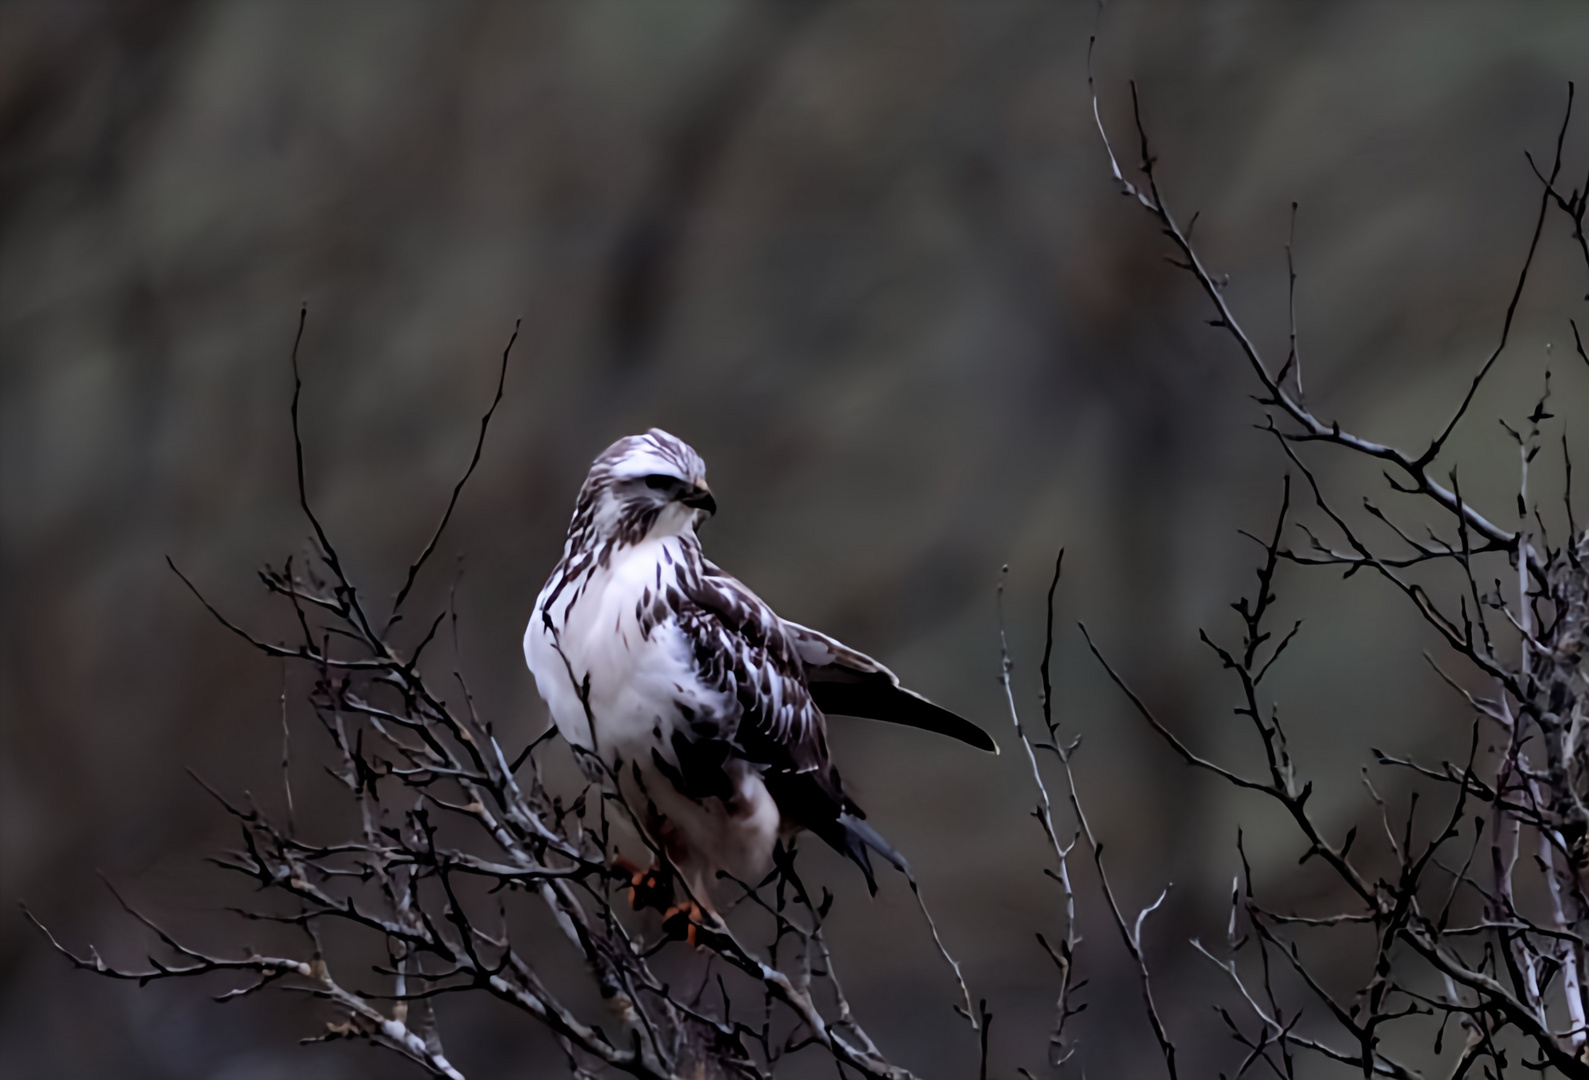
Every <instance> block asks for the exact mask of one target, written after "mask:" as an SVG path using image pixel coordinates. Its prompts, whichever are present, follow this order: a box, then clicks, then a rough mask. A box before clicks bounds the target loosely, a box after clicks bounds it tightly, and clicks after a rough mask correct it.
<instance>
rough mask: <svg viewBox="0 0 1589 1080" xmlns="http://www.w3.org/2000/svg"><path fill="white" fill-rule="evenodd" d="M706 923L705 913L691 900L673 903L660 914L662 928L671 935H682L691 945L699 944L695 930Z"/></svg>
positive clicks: (701, 927)
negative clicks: (681, 923) (681, 924)
mask: <svg viewBox="0 0 1589 1080" xmlns="http://www.w3.org/2000/svg"><path fill="white" fill-rule="evenodd" d="M681 920H682V922H683V928H682V929H683V932H682V933H680V929H681V927H680V921H681ZM705 923H706V913H705V912H703V911H702V910H701V907H700V905H699V904H697V903H696V902H695V901H693V900H686V901H684V902H683V903H679V904H674V905H673V906H672V907H670V908H669V909H668V910H667V911H666V912H664V913H663V915H662V928H663V929H664V930H666V931H667V932H668V933H669V935H671V936H673V937H682V938H683V939H684V940H686V941H688V942H689V943H690V944H691V945H699V944H700V942H699V941H698V940H697V939H696V931H697V930H700V929H703V928H704V925H705Z"/></svg>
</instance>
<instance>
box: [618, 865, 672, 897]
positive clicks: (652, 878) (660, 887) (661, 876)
mask: <svg viewBox="0 0 1589 1080" xmlns="http://www.w3.org/2000/svg"><path fill="white" fill-rule="evenodd" d="M612 864H613V866H615V867H616V868H618V869H619V870H622V871H623V872H624V873H626V874H628V875H629V889H628V893H629V907H630V908H631V909H633V910H635V911H640V910H642V909H643V908H655V909H656V910H657V911H664V910H669V905H671V904H672V902H673V882H672V881H671V880H670V878H669V877H668V872H667V871H666V870H664V869H663V868H662V867H661V866H653V867H651V868H650V869H649V870H646V869H642V868H641V867H640V866H639V865H638V864H636V863H633V862H630V861H629V860H628V859H626V858H624V857H623V856H622V855H619V856H617V857H615V858H614V859H613V860H612Z"/></svg>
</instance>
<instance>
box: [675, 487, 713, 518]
mask: <svg viewBox="0 0 1589 1080" xmlns="http://www.w3.org/2000/svg"><path fill="white" fill-rule="evenodd" d="M679 501H680V502H681V503H683V504H684V505H685V506H688V507H690V508H691V509H693V510H705V511H706V512H707V513H708V514H715V513H717V500H716V499H714V498H712V493H711V492H710V491H708V490H707V489H706V485H705V484H702V485H700V486H699V487H692V488H691V489H690V491H689V493H688V494H687V495H685V496H684V498H682V499H680V500H679Z"/></svg>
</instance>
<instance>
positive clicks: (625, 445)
mask: <svg viewBox="0 0 1589 1080" xmlns="http://www.w3.org/2000/svg"><path fill="white" fill-rule="evenodd" d="M716 512H717V502H716V501H715V500H714V499H713V498H712V493H711V491H710V490H709V489H708V488H707V486H706V462H704V461H702V460H701V455H700V454H697V453H696V452H695V451H694V450H693V449H692V448H691V447H690V446H689V444H687V443H685V442H684V441H683V440H681V439H677V438H675V437H674V436H672V435H669V434H668V433H667V432H666V431H663V430H662V429H661V428H652V429H651V430H650V431H648V432H646V433H645V434H644V435H630V436H627V437H626V438H622V439H619V440H618V441H617V442H615V443H613V444H612V445H611V446H609V447H607V449H605V450H603V451H602V452H601V455H600V456H599V457H597V458H596V460H595V461H594V462H593V463H592V464H591V466H590V474H589V475H588V476H586V477H585V486H584V487H582V488H581V489H580V492H579V503H578V505H577V506H576V508H575V511H574V520H573V522H572V523H571V524H570V525H569V528H568V536H569V541H570V542H571V543H577V542H584V543H601V542H604V541H616V542H617V543H619V544H637V543H639V542H640V541H642V540H644V539H646V538H647V537H659V536H679V535H686V534H693V533H694V532H695V530H696V528H698V527H699V525H700V523H701V522H702V521H703V520H704V519H705V518H706V517H707V516H708V515H710V514H713V513H716Z"/></svg>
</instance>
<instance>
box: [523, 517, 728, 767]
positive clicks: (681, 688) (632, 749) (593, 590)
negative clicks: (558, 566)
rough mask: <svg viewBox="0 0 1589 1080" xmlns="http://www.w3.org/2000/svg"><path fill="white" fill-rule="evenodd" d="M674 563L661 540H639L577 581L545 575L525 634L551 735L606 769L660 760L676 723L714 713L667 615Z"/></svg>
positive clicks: (674, 590) (711, 698)
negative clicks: (600, 760)
mask: <svg viewBox="0 0 1589 1080" xmlns="http://www.w3.org/2000/svg"><path fill="white" fill-rule="evenodd" d="M680 563H681V558H680V556H679V554H678V553H676V552H674V551H672V550H671V545H669V544H668V543H667V542H665V541H661V542H647V543H643V544H638V545H634V546H633V547H630V548H626V549H624V550H623V551H622V552H620V553H617V554H616V555H615V556H614V557H613V558H611V559H610V560H608V562H607V565H605V566H602V565H594V564H593V565H592V566H591V567H590V569H589V570H588V571H587V572H586V573H585V574H584V575H583V576H582V577H581V579H580V580H577V581H567V582H561V581H560V578H559V575H558V574H556V573H554V575H553V579H552V580H551V581H549V582H548V585H547V588H546V590H543V592H542V597H541V600H540V601H539V602H538V603H537V605H536V610H535V612H534V614H533V615H532V617H531V619H530V625H529V627H528V628H527V629H526V632H525V639H524V651H525V659H526V661H527V662H528V664H529V667H530V670H531V672H532V673H533V674H534V676H535V681H536V688H537V689H538V690H539V691H540V693H541V696H542V698H544V699H545V700H546V703H547V705H548V707H549V708H550V710H551V712H552V717H553V720H554V721H555V722H556V723H557V726H558V729H559V731H560V732H561V733H562V735H563V736H564V738H566V739H568V740H569V742H571V743H573V744H575V745H577V746H580V747H583V748H584V749H587V750H594V751H596V752H598V753H599V754H601V756H602V757H604V758H606V759H608V762H609V764H614V763H616V761H621V760H634V759H635V758H637V757H638V758H640V759H642V760H649V757H650V752H651V750H652V748H654V747H657V748H660V749H662V750H663V751H664V753H667V751H668V748H669V747H670V746H671V740H672V734H673V732H674V731H675V730H677V729H678V728H679V726H680V725H681V724H691V725H698V724H700V723H701V722H702V721H703V718H710V717H711V716H713V715H714V714H716V713H720V712H721V711H722V708H723V703H722V702H721V701H719V700H717V698H718V697H719V695H717V694H715V693H714V692H712V691H710V690H708V689H707V688H705V687H703V686H702V685H701V682H700V680H699V678H698V676H697V673H696V670H695V664H694V658H693V651H692V650H691V649H690V647H689V645H688V642H687V641H686V640H685V637H684V634H683V633H682V631H681V629H680V627H679V625H678V620H677V618H676V617H675V614H674V612H675V603H676V601H677V599H678V597H679V591H678V572H679V567H680ZM559 583H560V584H561V588H557V587H556V585H557V584H559ZM689 734H690V735H691V736H692V737H693V735H694V732H693V731H692V732H690V733H689Z"/></svg>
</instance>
